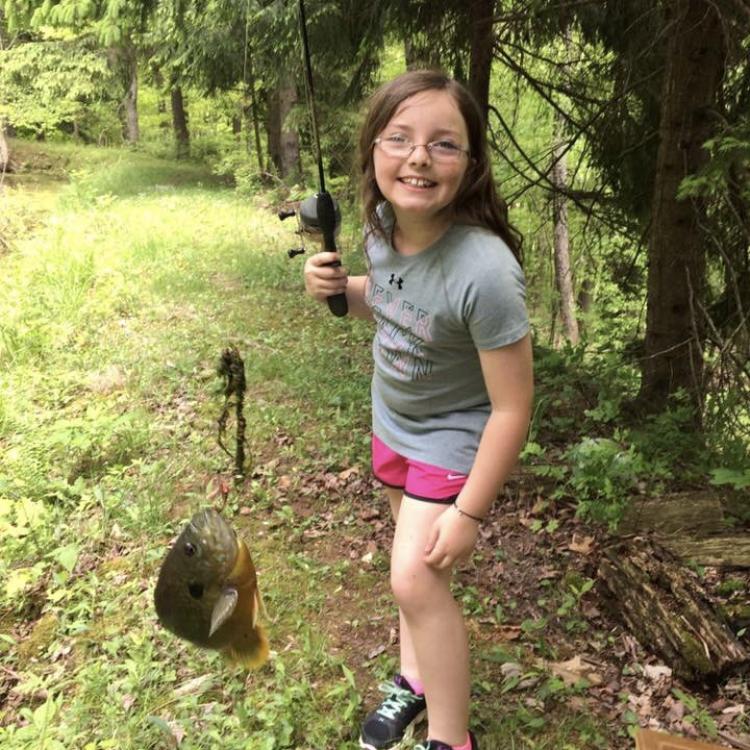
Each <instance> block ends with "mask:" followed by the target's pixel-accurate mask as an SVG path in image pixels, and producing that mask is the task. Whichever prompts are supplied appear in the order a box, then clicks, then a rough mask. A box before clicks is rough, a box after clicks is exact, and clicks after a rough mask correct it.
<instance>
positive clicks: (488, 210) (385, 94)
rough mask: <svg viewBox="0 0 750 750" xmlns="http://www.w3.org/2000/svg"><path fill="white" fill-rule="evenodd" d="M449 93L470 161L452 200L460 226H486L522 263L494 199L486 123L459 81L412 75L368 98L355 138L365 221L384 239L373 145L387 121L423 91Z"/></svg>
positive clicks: (504, 209) (515, 235)
mask: <svg viewBox="0 0 750 750" xmlns="http://www.w3.org/2000/svg"><path fill="white" fill-rule="evenodd" d="M430 90H437V91H447V92H448V93H449V94H450V95H451V96H452V97H453V99H454V100H455V102H456V104H457V105H458V109H459V111H460V112H461V115H462V117H463V118H464V122H465V123H466V129H467V131H468V133H469V152H470V157H471V162H470V163H469V166H468V168H467V170H466V174H465V175H464V179H463V182H462V183H461V186H460V187H459V189H458V193H457V194H456V198H455V200H454V201H453V206H452V209H453V213H454V216H455V217H456V219H457V220H458V221H461V222H464V223H466V224H474V225H477V226H481V227H485V228H487V229H489V230H490V231H492V232H494V233H495V234H497V235H499V236H500V237H501V238H502V239H503V240H504V241H505V242H506V243H507V245H508V246H509V247H510V249H511V250H512V251H513V254H514V255H515V256H516V258H518V260H519V261H520V259H521V243H522V237H521V235H520V233H519V232H518V231H517V230H516V229H515V228H514V227H513V226H512V225H511V224H510V222H509V220H508V206H507V204H506V203H505V201H504V200H503V199H502V198H501V197H500V196H499V195H498V194H497V190H496V189H495V183H494V181H493V178H492V165H491V163H490V159H489V154H488V151H487V137H486V135H485V123H484V118H483V117H482V113H481V111H480V109H479V105H478V104H477V103H476V100H475V99H474V97H473V96H472V95H471V93H469V91H468V90H467V89H466V88H465V87H464V86H462V85H461V84H460V83H458V81H455V80H453V79H452V78H449V77H448V76H447V75H445V74H444V73H442V72H440V71H437V70H411V71H408V72H406V73H403V74H402V75H400V76H398V77H397V78H394V79H393V80H392V81H390V82H389V83H386V84H384V85H383V86H381V87H380V88H379V89H378V90H377V91H375V93H374V94H373V95H372V96H371V97H370V101H369V108H368V111H367V116H366V117H365V121H364V124H363V125H362V129H361V131H360V137H359V165H360V169H361V174H362V185H361V191H362V205H363V210H364V215H365V222H366V223H367V225H368V226H369V227H371V229H372V230H373V231H375V232H378V233H379V234H381V235H385V229H384V227H383V224H382V221H381V219H380V216H379V214H378V210H377V208H378V206H379V205H380V204H381V203H383V201H385V198H384V196H383V194H382V193H381V192H380V188H378V184H377V182H376V181H375V167H374V164H373V158H372V149H373V142H374V140H375V138H377V137H378V135H379V134H380V133H381V132H382V131H383V129H384V128H385V126H386V125H387V124H388V123H389V122H390V120H391V118H392V117H393V115H394V114H395V112H396V110H397V109H398V107H399V105H400V104H401V102H403V101H404V100H405V99H408V98H409V97H410V96H414V95H415V94H419V93H421V92H423V91H430Z"/></svg>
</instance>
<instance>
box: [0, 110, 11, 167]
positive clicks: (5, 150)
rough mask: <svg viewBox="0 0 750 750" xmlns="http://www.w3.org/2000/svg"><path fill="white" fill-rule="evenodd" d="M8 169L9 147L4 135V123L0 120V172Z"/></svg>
mask: <svg viewBox="0 0 750 750" xmlns="http://www.w3.org/2000/svg"><path fill="white" fill-rule="evenodd" d="M9 171H10V147H9V146H8V139H7V138H6V137H5V123H3V121H2V120H0V174H5V172H9Z"/></svg>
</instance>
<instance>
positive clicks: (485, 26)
mask: <svg viewBox="0 0 750 750" xmlns="http://www.w3.org/2000/svg"><path fill="white" fill-rule="evenodd" d="M494 10H495V2H494V0H472V1H471V3H470V4H469V20H470V25H471V32H470V33H471V56H470V62H469V89H470V90H471V93H472V94H474V98H475V99H476V100H477V103H478V104H479V108H480V109H481V111H482V114H483V115H484V117H485V119H486V118H487V110H488V108H489V101H490V74H491V71H492V45H493V41H494V34H493V32H492V18H493V14H494Z"/></svg>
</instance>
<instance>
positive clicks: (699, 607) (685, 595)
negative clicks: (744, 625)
mask: <svg viewBox="0 0 750 750" xmlns="http://www.w3.org/2000/svg"><path fill="white" fill-rule="evenodd" d="M598 575H599V579H600V580H601V581H602V582H603V584H604V587H605V589H604V590H603V591H602V593H603V596H604V601H605V603H606V604H607V605H608V607H609V608H611V609H612V612H613V614H615V615H616V616H618V617H619V618H621V619H622V620H623V621H624V623H625V625H626V626H627V627H628V629H629V630H630V632H632V633H633V635H634V636H635V637H636V638H637V639H638V641H639V642H640V643H641V645H642V646H643V647H644V648H645V649H647V650H649V651H651V652H652V653H657V654H659V655H660V656H661V658H663V659H664V660H665V662H666V663H667V664H668V665H669V666H670V667H672V669H673V670H674V671H675V674H677V675H678V676H679V677H682V678H684V679H686V680H690V681H693V682H702V683H714V682H716V681H718V680H719V679H721V678H722V677H725V676H727V675H730V674H734V673H738V672H742V671H743V670H745V669H746V668H747V667H748V666H750V653H748V651H747V650H746V649H745V648H744V646H743V645H742V644H741V643H740V642H739V641H738V640H737V638H736V637H735V636H734V634H733V633H732V631H731V630H730V629H729V628H728V627H727V625H726V623H725V622H724V619H723V616H722V614H721V613H720V612H719V611H718V610H717V609H716V607H715V606H714V604H713V602H712V601H711V600H710V599H709V597H708V596H707V594H706V592H705V591H704V589H703V588H702V586H701V584H700V581H699V580H698V578H697V576H696V575H695V573H693V572H692V571H691V570H688V569H687V568H684V567H683V566H682V565H681V564H679V562H678V561H677V560H676V558H674V557H673V556H672V555H671V554H670V553H669V552H667V551H666V550H665V549H664V548H663V547H660V546H659V545H657V544H654V543H651V542H648V541H647V540H645V539H642V538H638V537H636V538H633V539H629V540H627V541H626V542H624V543H620V544H617V545H616V546H613V547H611V548H609V549H607V550H605V552H604V555H603V559H602V561H601V563H600V565H599V571H598Z"/></svg>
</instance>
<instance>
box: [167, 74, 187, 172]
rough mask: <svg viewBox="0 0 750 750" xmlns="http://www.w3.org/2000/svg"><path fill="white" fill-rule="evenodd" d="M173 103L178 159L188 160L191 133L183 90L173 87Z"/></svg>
mask: <svg viewBox="0 0 750 750" xmlns="http://www.w3.org/2000/svg"><path fill="white" fill-rule="evenodd" d="M170 99H171V101H172V127H173V129H174V137H175V143H176V144H177V158H178V159H186V158H187V157H188V156H190V131H189V130H188V125H187V121H188V118H187V112H186V111H185V100H184V98H183V96H182V88H181V87H180V86H177V85H173V86H172V90H171V91H170Z"/></svg>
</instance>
